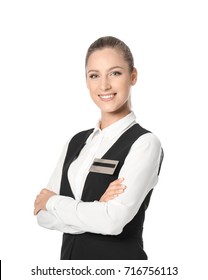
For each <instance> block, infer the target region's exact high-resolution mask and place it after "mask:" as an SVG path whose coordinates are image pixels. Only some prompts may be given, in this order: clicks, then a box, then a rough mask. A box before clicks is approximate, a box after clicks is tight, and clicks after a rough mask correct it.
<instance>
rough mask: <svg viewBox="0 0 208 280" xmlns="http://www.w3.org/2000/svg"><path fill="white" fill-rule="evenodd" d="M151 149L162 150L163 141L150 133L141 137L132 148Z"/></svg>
mask: <svg viewBox="0 0 208 280" xmlns="http://www.w3.org/2000/svg"><path fill="white" fill-rule="evenodd" d="M144 146H145V147H149V148H151V149H153V150H160V149H161V141H160V139H159V137H158V136H157V135H156V134H154V133H152V132H150V131H148V130H147V132H146V133H144V134H143V135H141V136H140V137H139V138H138V139H137V140H136V141H135V142H134V144H133V145H132V148H133V149H135V148H140V147H144Z"/></svg>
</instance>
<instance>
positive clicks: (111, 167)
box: [89, 158, 119, 175]
mask: <svg viewBox="0 0 208 280" xmlns="http://www.w3.org/2000/svg"><path fill="white" fill-rule="evenodd" d="M118 163H119V161H118V160H111V159H99V158H95V159H94V162H93V164H92V165H91V167H90V170H89V171H91V172H95V173H103V174H109V175H112V174H113V173H114V171H115V169H116V167H117V165H118Z"/></svg>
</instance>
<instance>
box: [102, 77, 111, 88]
mask: <svg viewBox="0 0 208 280" xmlns="http://www.w3.org/2000/svg"><path fill="white" fill-rule="evenodd" d="M110 88H111V84H110V81H109V79H108V78H107V77H103V78H102V79H101V81H100V90H101V91H107V90H109V89H110Z"/></svg>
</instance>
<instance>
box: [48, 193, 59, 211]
mask: <svg viewBox="0 0 208 280" xmlns="http://www.w3.org/2000/svg"><path fill="white" fill-rule="evenodd" d="M59 199H60V195H57V194H56V195H53V196H51V197H50V198H49V200H48V201H47V203H46V210H47V211H52V209H54V206H55V204H56V202H57V201H58V200H59Z"/></svg>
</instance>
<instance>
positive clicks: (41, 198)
mask: <svg viewBox="0 0 208 280" xmlns="http://www.w3.org/2000/svg"><path fill="white" fill-rule="evenodd" d="M53 195H56V193H55V192H52V191H49V190H47V189H42V191H41V192H40V193H39V194H38V195H37V197H36V200H35V203H34V207H35V209H34V215H37V214H38V212H39V211H40V210H46V203H47V201H48V200H49V198H50V197H51V196H53Z"/></svg>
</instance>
